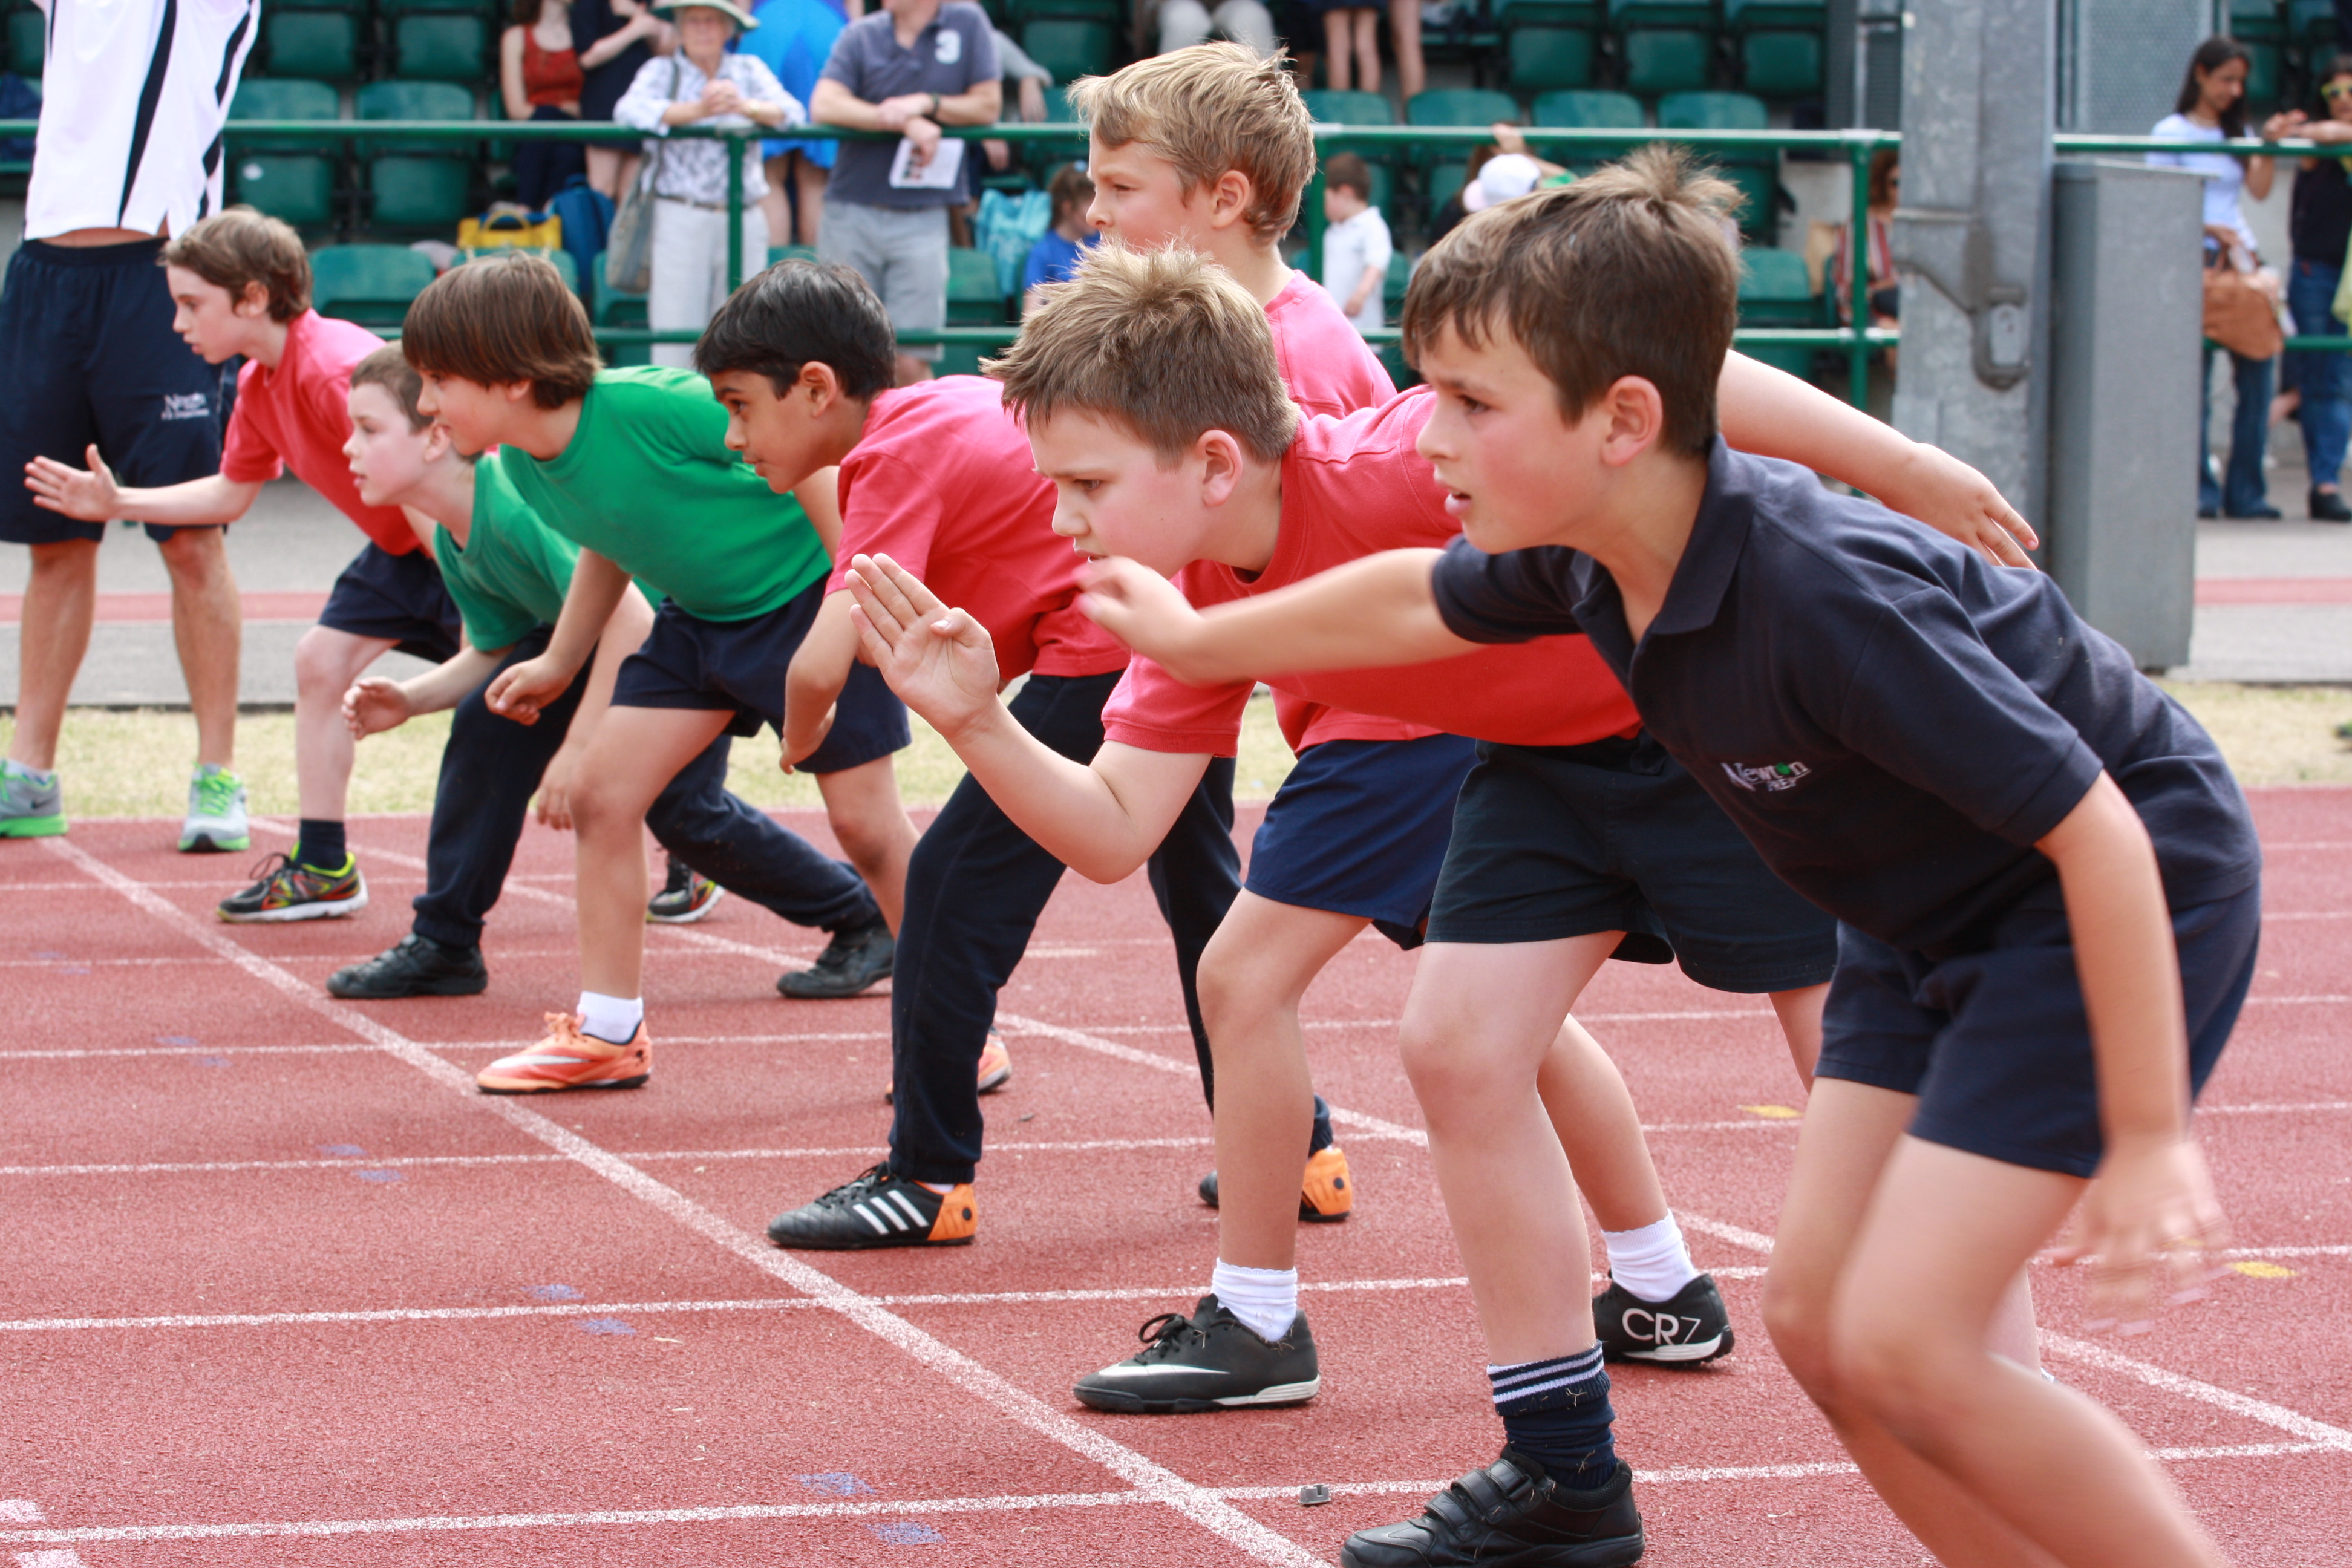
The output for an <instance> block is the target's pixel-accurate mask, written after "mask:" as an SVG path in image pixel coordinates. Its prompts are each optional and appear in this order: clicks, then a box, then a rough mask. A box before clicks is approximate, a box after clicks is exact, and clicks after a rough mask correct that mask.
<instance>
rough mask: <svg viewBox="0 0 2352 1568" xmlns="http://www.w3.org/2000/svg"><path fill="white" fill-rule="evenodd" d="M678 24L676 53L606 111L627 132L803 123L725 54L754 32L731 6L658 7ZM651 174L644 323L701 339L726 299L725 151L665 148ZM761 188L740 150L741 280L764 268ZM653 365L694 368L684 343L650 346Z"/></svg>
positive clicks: (753, 69)
mask: <svg viewBox="0 0 2352 1568" xmlns="http://www.w3.org/2000/svg"><path fill="white" fill-rule="evenodd" d="M655 8H656V10H661V11H668V12H671V13H673V14H675V16H677V42H678V47H677V53H676V54H674V55H672V56H671V57H670V58H667V59H657V60H648V61H647V62H646V65H645V67H644V68H643V69H641V70H639V71H638V72H637V79H636V80H635V81H634V82H632V83H631V84H630V85H629V91H628V95H627V96H626V97H625V98H624V99H622V100H621V101H620V104H619V106H618V107H617V108H615V109H614V111H613V118H614V120H616V121H619V122H620V123H622V124H624V125H634V126H635V127H636V128H637V129H638V130H640V131H645V132H651V133H652V134H654V135H656V136H664V137H666V136H667V135H668V134H669V129H670V127H671V126H673V125H765V126H768V127H771V128H773V127H777V126H782V125H800V124H803V123H805V121H806V120H807V118H808V117H807V116H806V115H805V114H804V113H803V112H802V110H801V106H800V104H799V103H798V102H797V101H796V100H794V99H793V96H792V95H791V94H790V93H787V92H786V91H785V90H784V89H783V87H782V84H781V83H779V82H778V81H777V80H776V74H775V72H773V71H772V70H770V69H769V68H767V66H766V64H765V63H764V62H762V61H761V60H760V59H759V58H756V57H754V56H751V55H748V54H739V53H731V52H730V51H729V49H728V47H727V46H728V44H729V43H730V41H731V40H732V39H733V38H734V37H735V35H736V33H737V32H738V31H739V30H740V29H743V28H747V27H755V26H759V24H758V23H757V22H754V21H753V20H752V19H751V16H750V15H749V14H748V13H746V12H744V11H742V10H740V9H739V8H737V6H736V5H734V4H733V0H662V3H661V4H659V5H656V7H655ZM656 156H658V158H659V159H660V164H659V166H658V167H657V168H656V171H655V173H654V198H655V199H654V243H653V281H652V285H651V287H650V288H649V289H647V290H646V324H647V325H649V326H651V327H652V328H653V329H654V330H655V331H696V332H698V331H701V330H702V329H703V328H704V327H705V326H708V325H709V322H710V317H711V314H712V312H713V311H715V310H718V309H719V303H720V301H722V300H725V299H726V298H727V296H728V293H729V292H730V290H729V288H728V283H727V227H728V221H729V215H728V208H727V199H728V193H727V143H725V142H719V141H716V140H712V139H709V138H703V137H692V138H681V139H680V140H678V141H676V142H669V143H668V144H667V145H666V146H664V147H663V148H662V149H661V150H660V152H659V153H658V154H656ZM767 191H768V182H767V180H766V179H765V177H763V175H762V174H761V159H760V148H759V144H758V143H757V142H753V143H751V144H750V145H748V146H746V147H745V148H744V149H743V197H744V200H745V202H746V203H747V204H749V205H747V207H746V210H745V212H744V214H743V248H742V252H741V257H742V269H741V270H742V276H744V277H746V278H749V277H750V276H751V274H752V273H754V272H757V271H759V270H760V269H761V268H763V267H765V266H766V265H767V264H768V219H767V215H766V214H765V213H763V212H762V211H761V209H760V207H759V205H757V204H758V203H759V200H760V198H761V196H763V195H767ZM653 358H654V363H656V364H668V365H681V366H682V365H688V364H691V363H693V359H694V345H693V344H691V343H656V344H655V345H654V353H653Z"/></svg>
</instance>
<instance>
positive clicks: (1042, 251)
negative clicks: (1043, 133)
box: [1021, 163, 1097, 316]
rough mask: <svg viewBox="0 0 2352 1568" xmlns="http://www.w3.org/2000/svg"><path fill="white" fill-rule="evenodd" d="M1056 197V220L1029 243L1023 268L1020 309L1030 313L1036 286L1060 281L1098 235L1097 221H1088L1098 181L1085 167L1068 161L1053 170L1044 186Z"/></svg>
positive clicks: (1033, 304) (1046, 191) (1047, 192)
mask: <svg viewBox="0 0 2352 1568" xmlns="http://www.w3.org/2000/svg"><path fill="white" fill-rule="evenodd" d="M1045 194H1046V195H1049V196H1051V197H1052V198H1053V203H1054V208H1053V221H1052V222H1051V223H1050V224H1048V225H1047V226H1046V229H1045V233H1044V234H1041V235H1039V236H1038V237H1037V243H1036V244H1034V245H1033V246H1031V247H1029V259H1028V260H1027V261H1026V262H1024V264H1023V266H1022V268H1021V313H1022V314H1023V315H1024V316H1025V315H1027V314H1028V313H1029V311H1030V310H1031V309H1032V308H1033V307H1034V306H1035V304H1036V303H1037V290H1038V289H1040V288H1042V287H1043V286H1044V285H1045V284H1048V283H1059V282H1060V281H1061V280H1062V279H1065V278H1067V277H1068V276H1069V275H1070V268H1073V267H1076V265H1077V264H1078V258H1079V257H1081V256H1084V255H1085V254H1086V253H1087V247H1088V246H1090V245H1093V244H1094V243H1095V241H1096V239H1097V236H1096V234H1095V227H1094V225H1092V224H1090V223H1088V222H1087V208H1088V207H1089V206H1091V205H1094V199H1095V183H1094V182H1093V181H1092V180H1090V179H1088V178H1087V172H1086V170H1085V168H1084V167H1083V166H1081V165H1079V164H1076V163H1065V164H1063V165H1062V166H1061V167H1060V168H1058V169H1056V170H1055V171H1054V177H1053V179H1052V180H1051V181H1050V182H1048V183H1047V184H1046V186H1045Z"/></svg>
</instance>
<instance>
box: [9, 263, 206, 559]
mask: <svg viewBox="0 0 2352 1568" xmlns="http://www.w3.org/2000/svg"><path fill="white" fill-rule="evenodd" d="M162 250H163V241H162V240H160V239H142V240H133V241H131V243H129V244H127V245H96V246H90V247H87V248H84V247H75V246H65V245H47V244H44V243H42V242H41V241H40V240H37V239H30V240H26V242H25V243H24V245H23V246H21V247H18V249H17V251H16V255H15V256H14V257H12V258H10V259H9V262H8V277H7V282H6V283H5V286H0V387H5V388H6V389H7V390H6V392H5V394H0V540H5V541H7V542H10V543H13V544H59V543H63V542H66V541H68V540H72V539H103V538H104V537H106V525H105V524H104V523H101V522H79V521H75V520H74V519H72V518H69V517H68V516H66V515H65V514H64V513H62V512H55V511H49V510H46V509H44V508H42V507H38V506H36V505H34V504H33V492H32V491H31V490H29V489H26V488H25V481H24V474H25V465H26V463H29V462H31V461H32V460H33V459H34V458H56V459H57V460H58V461H59V462H61V463H70V464H71V465H73V467H75V468H86V467H88V466H89V455H88V451H89V447H93V446H95V447H97V448H98V450H99V455H100V456H101V457H103V458H105V459H106V462H107V466H108V467H109V468H112V469H113V470H114V475H115V478H117V479H121V481H122V482H123V484H125V485H135V486H139V487H141V488H142V489H143V488H147V487H151V486H155V485H176V484H180V483H182V482H184V481H185V480H188V479H206V478H209V477H210V476H212V475H214V474H216V473H218V472H220V456H221V409H220V384H221V375H220V371H219V370H218V369H217V368H216V367H215V366H213V365H209V364H206V363H205V362H204V361H203V360H202V359H199V358H198V357H197V356H196V354H195V353H194V351H192V350H191V349H190V348H189V347H188V345H187V344H186V343H184V342H182V341H181V340H180V335H179V334H178V333H177V332H174V331H172V316H173V305H172V293H171V289H169V287H168V286H166V285H165V283H164V281H163V268H161V267H158V266H157V265H156V264H155V258H156V256H157V255H158V254H159V253H160V252H161V251H162ZM178 531H179V530H178V529H176V528H163V527H155V526H152V525H151V526H150V527H149V528H148V530H147V532H148V534H149V536H150V537H152V538H154V539H158V540H162V539H168V538H170V537H171V536H172V535H173V534H174V533H176V532H178Z"/></svg>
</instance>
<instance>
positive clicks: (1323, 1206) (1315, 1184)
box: [1298, 1143, 1356, 1225]
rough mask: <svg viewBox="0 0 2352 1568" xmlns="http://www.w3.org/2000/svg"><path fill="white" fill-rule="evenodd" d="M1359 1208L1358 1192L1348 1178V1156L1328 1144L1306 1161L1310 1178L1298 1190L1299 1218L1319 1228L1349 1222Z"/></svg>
mask: <svg viewBox="0 0 2352 1568" xmlns="http://www.w3.org/2000/svg"><path fill="white" fill-rule="evenodd" d="M1355 1206H1356V1189H1355V1187H1354V1185H1353V1184H1351V1183H1350V1182H1349V1178H1348V1156H1347V1155H1345V1154H1343V1153H1341V1152H1339V1145H1338V1144H1337V1143H1330V1144H1326V1145H1325V1146H1324V1147H1322V1148H1320V1149H1318V1150H1317V1151H1315V1152H1314V1153H1312V1154H1309V1155H1308V1156H1307V1175H1306V1177H1305V1179H1304V1180H1303V1181H1302V1182H1301V1183H1300V1184H1299V1189H1298V1217H1299V1218H1300V1219H1303V1220H1307V1221H1310V1222H1313V1223H1317V1224H1327V1225H1328V1223H1330V1222H1331V1221H1333V1220H1339V1219H1346V1218H1347V1217H1348V1213H1349V1210H1351V1209H1353V1208H1354V1207H1355Z"/></svg>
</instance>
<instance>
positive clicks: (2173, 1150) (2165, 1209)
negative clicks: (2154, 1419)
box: [2049, 1138, 2230, 1334]
mask: <svg viewBox="0 0 2352 1568" xmlns="http://www.w3.org/2000/svg"><path fill="white" fill-rule="evenodd" d="M2229 1228H2230V1227H2229V1221H2228V1220H2227V1219H2226V1218H2225V1217H2224V1216H2223V1215H2222V1213H2221V1203H2220V1201H2219V1200H2218V1199H2216V1198H2215V1197H2214V1195H2213V1178H2212V1176H2211V1174H2210V1173H2209V1172H2208V1171H2207V1170H2206V1168H2205V1156H2204V1155H2203V1154H2202V1153H2200V1152H2199V1150H2198V1148H2197V1145H2196V1144H2195V1143H2193V1142H2190V1141H2189V1140H2188V1139H2187V1138H2180V1139H2176V1140H2171V1141H2168V1142H2162V1143H2155V1144H2150V1145H2147V1146H2146V1147H2143V1148H2137V1149H2135V1148H2116V1149H2110V1150H2109V1151H2108V1152H2107V1156H2106V1160H2105V1163H2104V1164H2103V1165H2102V1166H2101V1167H2100V1169H2099V1174H2098V1177H2097V1179H2096V1180H2095V1181H2093V1182H2092V1183H2091V1185H2090V1188H2089V1190H2088V1191H2086V1192H2085V1193H2084V1194H2083V1202H2082V1205H2081V1206H2080V1207H2079V1208H2077V1209H2076V1211H2075V1214H2074V1229H2073V1232H2072V1234H2071V1235H2070V1236H2069V1237H2067V1240H2066V1242H2065V1244H2064V1245H2063V1246H2061V1247H2056V1248H2054V1249H2053V1250H2052V1252H2051V1253H2050V1255H2049V1257H2050V1261H2051V1262H2053V1263H2084V1262H2089V1263H2091V1264H2092V1265H2093V1267H2094V1268H2095V1273H2094V1274H2093V1276H2092V1287H2091V1289H2092V1299H2093V1301H2094V1303H2095V1309H2096V1313H2097V1316H2096V1320H2095V1321H2093V1322H2092V1323H2090V1324H2089V1325H2087V1326H2088V1327H2091V1328H2093V1329H2108V1328H2116V1327H2120V1328H2121V1329H2122V1331H2124V1332H2125V1333H2127V1334H2128V1333H2145V1332H2147V1330H2148V1329H2149V1328H2150V1327H2151V1326H2152V1324H2153V1321H2154V1319H2155V1316H2156V1310H2157V1309H2158V1307H2159V1306H2162V1305H2165V1304H2167V1303H2179V1302H2182V1301H2191V1300H2200V1299H2201V1298H2202V1297H2203V1296H2204V1294H2205V1291H2206V1288H2207V1286H2208V1285H2210V1282H2211V1281H2212V1279H2213V1278H2214V1275H2213V1272H2212V1271H2213V1268H2214V1261H2215V1258H2217V1256H2218V1251H2219V1249H2220V1248H2221V1247H2224V1246H2226V1245H2227V1244H2228V1242H2229V1239H2230V1237H2229ZM2159 1286H2162V1287H2163V1289H2162V1293H2161V1299H2159Z"/></svg>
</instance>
